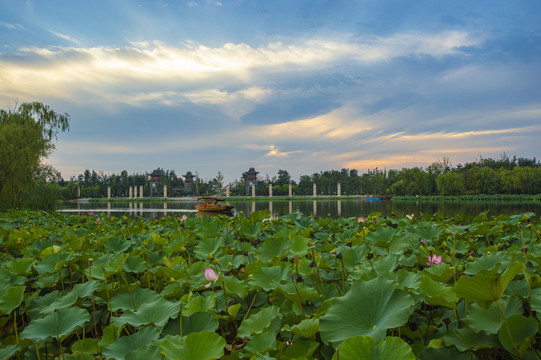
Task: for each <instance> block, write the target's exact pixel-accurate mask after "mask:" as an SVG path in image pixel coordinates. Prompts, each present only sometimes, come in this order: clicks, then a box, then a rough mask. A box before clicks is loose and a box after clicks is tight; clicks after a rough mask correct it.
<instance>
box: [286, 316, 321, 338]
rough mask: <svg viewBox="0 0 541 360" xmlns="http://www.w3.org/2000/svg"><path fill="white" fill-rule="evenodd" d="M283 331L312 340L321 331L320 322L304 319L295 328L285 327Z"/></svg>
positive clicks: (314, 319) (315, 319)
mask: <svg viewBox="0 0 541 360" xmlns="http://www.w3.org/2000/svg"><path fill="white" fill-rule="evenodd" d="M282 331H290V332H292V333H294V334H297V335H300V336H302V337H305V338H308V339H311V338H312V337H313V336H314V335H315V334H317V333H318V331H319V320H318V319H317V318H312V319H304V320H302V321H301V322H300V323H298V324H296V325H293V326H289V325H285V326H284V327H283V328H282Z"/></svg>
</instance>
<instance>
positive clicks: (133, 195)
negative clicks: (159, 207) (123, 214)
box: [107, 185, 167, 199]
mask: <svg viewBox="0 0 541 360" xmlns="http://www.w3.org/2000/svg"><path fill="white" fill-rule="evenodd" d="M137 189H138V187H137V186H130V187H129V188H128V197H129V198H130V199H137V198H142V197H143V185H140V186H139V196H137ZM163 197H164V198H167V185H164V186H163ZM107 198H108V199H110V198H111V187H110V186H108V187H107Z"/></svg>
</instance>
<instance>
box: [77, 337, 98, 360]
mask: <svg viewBox="0 0 541 360" xmlns="http://www.w3.org/2000/svg"><path fill="white" fill-rule="evenodd" d="M71 352H72V353H73V355H75V357H80V356H81V354H91V355H92V358H94V354H97V353H98V352H99V351H97V349H96V339H93V338H86V339H81V340H77V341H76V342H74V343H73V344H72V345H71Z"/></svg>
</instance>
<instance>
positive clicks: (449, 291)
mask: <svg viewBox="0 0 541 360" xmlns="http://www.w3.org/2000/svg"><path fill="white" fill-rule="evenodd" d="M421 295H422V296H423V297H424V298H425V299H426V300H427V302H428V303H429V304H430V305H442V306H445V307H448V308H451V309H454V308H455V307H456V302H457V301H458V298H457V296H456V294H455V292H454V290H453V288H452V287H449V286H445V285H443V284H442V283H439V282H436V281H434V280H432V279H431V278H429V277H428V276H423V278H422V280H421Z"/></svg>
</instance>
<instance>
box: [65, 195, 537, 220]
mask: <svg viewBox="0 0 541 360" xmlns="http://www.w3.org/2000/svg"><path fill="white" fill-rule="evenodd" d="M195 203H196V202H195V201H186V200H182V201H180V200H179V201H171V200H169V201H166V202H164V201H152V202H151V201H142V202H135V201H126V202H119V201H115V202H107V201H103V202H94V201H92V202H88V201H78V202H65V203H64V204H63V205H62V206H61V207H60V209H59V211H61V212H65V213H67V214H79V215H81V214H87V213H88V212H89V211H90V210H92V211H94V212H95V213H102V212H103V213H105V214H106V215H107V216H122V215H124V214H126V215H128V216H131V217H136V216H141V217H148V218H159V217H162V216H182V214H188V215H189V214H196V210H195ZM229 204H230V205H232V206H234V209H233V211H234V214H238V213H239V212H242V213H244V214H245V215H249V214H250V213H251V212H252V211H257V210H265V209H268V210H270V212H271V214H272V215H273V216H274V217H279V216H282V215H287V214H291V213H302V214H304V215H306V216H314V217H331V218H337V217H362V218H366V217H368V215H369V214H370V213H372V212H381V213H382V214H383V216H393V215H394V216H396V217H405V216H406V214H416V215H419V214H421V213H424V214H434V213H436V212H439V213H440V214H442V215H444V216H446V217H452V216H456V215H458V214H461V215H467V216H475V215H477V214H479V213H480V212H483V211H487V210H488V211H489V215H492V216H496V215H500V214H504V215H513V214H520V213H524V212H534V213H536V215H537V216H539V215H540V214H541V202H534V201H531V202H518V201H517V202H514V201H471V202H466V201H440V202H428V201H389V200H387V201H366V200H360V199H344V200H334V199H333V200H287V199H278V198H274V199H273V200H269V201H264V200H257V201H250V200H231V201H229Z"/></svg>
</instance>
